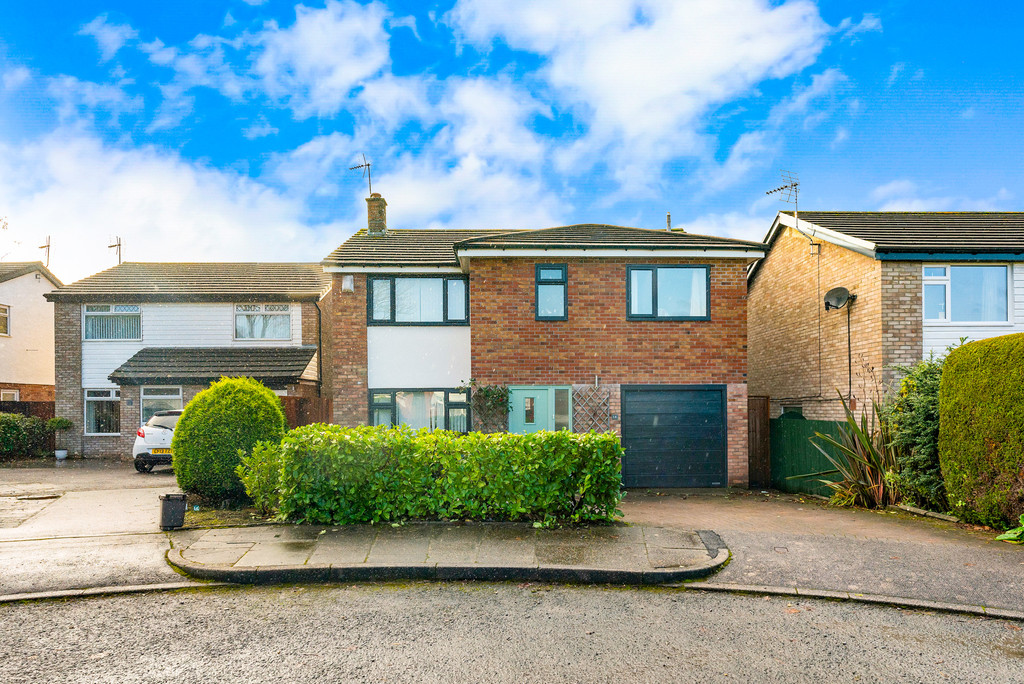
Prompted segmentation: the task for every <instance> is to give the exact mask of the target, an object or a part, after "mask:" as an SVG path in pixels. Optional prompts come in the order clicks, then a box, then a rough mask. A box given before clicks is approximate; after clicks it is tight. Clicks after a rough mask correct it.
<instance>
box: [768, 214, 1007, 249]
mask: <svg viewBox="0 0 1024 684" xmlns="http://www.w3.org/2000/svg"><path fill="white" fill-rule="evenodd" d="M782 213H784V214H787V215H790V216H792V214H793V212H789V211H787V212H782ZM800 221H801V222H802V221H808V222H809V223H813V224H814V225H816V226H821V227H822V228H827V229H828V230H833V231H836V232H838V233H843V234H844V235H849V236H850V237H854V238H858V239H860V240H864V241H866V242H870V243H872V244H874V245H875V251H876V252H879V253H900V252H903V253H932V252H935V253H963V254H986V253H989V254H992V253H1010V254H1017V253H1024V212H1017V211H1015V212H989V211H801V212H800Z"/></svg>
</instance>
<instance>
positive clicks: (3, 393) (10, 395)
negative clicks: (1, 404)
mask: <svg viewBox="0 0 1024 684" xmlns="http://www.w3.org/2000/svg"><path fill="white" fill-rule="evenodd" d="M18 396H19V392H18V390H13V389H7V390H0V401H18Z"/></svg>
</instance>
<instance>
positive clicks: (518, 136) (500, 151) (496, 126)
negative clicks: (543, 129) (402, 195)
mask: <svg viewBox="0 0 1024 684" xmlns="http://www.w3.org/2000/svg"><path fill="white" fill-rule="evenodd" d="M447 85H448V91H447V92H446V93H445V97H444V99H443V100H442V102H441V104H440V106H439V109H440V111H441V112H442V113H443V114H444V117H445V119H446V120H447V121H448V122H450V123H449V125H448V131H447V134H448V135H449V136H450V138H451V151H452V152H453V153H454V154H455V155H456V156H458V157H467V156H469V155H475V156H478V157H480V158H482V159H486V160H489V161H490V162H491V163H495V162H499V163H504V162H510V163H514V164H526V163H529V164H536V163H537V162H538V160H541V159H543V158H544V156H545V147H544V145H543V143H542V142H541V140H540V139H539V137H538V136H537V135H536V134H535V133H534V132H533V131H532V130H531V129H530V128H529V127H528V122H529V120H530V119H531V118H532V117H533V116H535V115H541V116H550V109H549V108H548V107H547V106H546V105H544V104H542V103H540V102H538V101H537V100H535V99H534V98H533V97H531V96H530V94H529V93H527V92H525V91H523V90H522V89H520V88H518V87H516V86H515V85H513V84H512V83H510V82H509V81H507V80H504V79H499V80H489V79H468V80H449V82H448V84H447Z"/></svg>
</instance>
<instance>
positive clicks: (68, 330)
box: [53, 302, 85, 455]
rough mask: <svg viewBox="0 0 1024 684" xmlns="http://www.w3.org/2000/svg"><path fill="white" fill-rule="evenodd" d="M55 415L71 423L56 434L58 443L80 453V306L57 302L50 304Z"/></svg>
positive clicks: (82, 418) (74, 452) (82, 429)
mask: <svg viewBox="0 0 1024 684" xmlns="http://www.w3.org/2000/svg"><path fill="white" fill-rule="evenodd" d="M53 318H54V366H55V370H56V382H55V386H54V397H55V398H54V401H55V404H56V406H55V412H56V415H58V416H61V417H63V418H68V419H69V420H70V421H71V422H72V423H74V426H73V427H72V428H71V429H70V430H66V431H64V432H62V433H61V434H60V435H59V436H58V446H59V447H64V448H67V450H68V451H69V452H70V453H72V454H74V455H81V454H82V433H83V432H84V430H85V425H84V424H83V421H84V420H85V412H84V409H83V406H82V305H81V304H74V303H63V302H57V303H55V304H54V307H53Z"/></svg>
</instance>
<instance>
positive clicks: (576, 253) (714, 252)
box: [459, 247, 764, 259]
mask: <svg viewBox="0 0 1024 684" xmlns="http://www.w3.org/2000/svg"><path fill="white" fill-rule="evenodd" d="M763 256H764V250H759V249H701V248H693V249H622V248H618V249H603V248H600V247H591V248H580V247H576V248H558V247H555V248H548V249H542V248H529V249H520V248H510V249H497V248H491V247H489V248H481V249H460V250H459V258H460V259H463V258H466V257H469V258H477V257H505V258H508V257H531V258H532V257H541V258H548V257H592V258H609V257H649V258H658V257H660V258H672V259H677V258H680V257H683V258H691V259H692V258H704V259H760V258H761V257H763Z"/></svg>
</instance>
